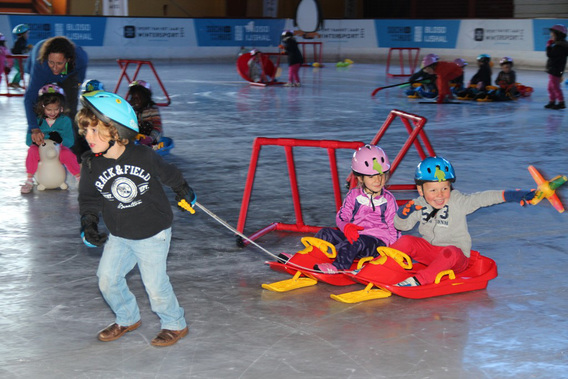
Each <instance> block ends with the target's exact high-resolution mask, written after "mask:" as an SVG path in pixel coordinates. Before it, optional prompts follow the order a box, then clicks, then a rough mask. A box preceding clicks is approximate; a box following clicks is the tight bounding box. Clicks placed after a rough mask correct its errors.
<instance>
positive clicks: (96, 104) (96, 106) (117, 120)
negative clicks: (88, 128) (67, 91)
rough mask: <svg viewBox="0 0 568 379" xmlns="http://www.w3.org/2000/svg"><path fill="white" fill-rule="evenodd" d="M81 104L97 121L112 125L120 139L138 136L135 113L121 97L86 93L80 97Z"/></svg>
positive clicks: (130, 138)
mask: <svg viewBox="0 0 568 379" xmlns="http://www.w3.org/2000/svg"><path fill="white" fill-rule="evenodd" d="M81 103H82V104H83V106H84V107H86V108H89V109H90V110H91V111H93V113H94V114H95V115H96V116H97V117H98V118H99V120H101V121H103V122H105V123H107V124H111V123H112V124H114V125H115V126H116V129H117V130H118V135H119V137H120V138H124V139H128V140H132V139H134V137H136V135H137V134H138V132H139V129H138V121H137V119H136V113H135V112H134V109H132V106H131V105H130V104H129V103H128V101H126V100H124V99H123V98H122V97H120V96H118V95H116V94H114V93H112V92H105V91H94V92H86V93H83V94H82V95H81Z"/></svg>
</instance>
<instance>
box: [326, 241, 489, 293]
mask: <svg viewBox="0 0 568 379" xmlns="http://www.w3.org/2000/svg"><path fill="white" fill-rule="evenodd" d="M377 251H378V252H379V257H376V258H364V259H362V260H361V261H359V264H358V270H357V271H355V272H354V273H352V274H346V275H348V276H350V277H351V278H352V279H353V280H355V281H357V282H359V283H361V284H364V285H366V287H365V289H364V290H360V291H354V292H348V293H344V294H340V295H331V298H332V299H334V300H337V301H340V302H343V303H358V302H361V301H366V300H372V299H378V298H384V297H389V296H391V294H393V293H394V294H395V295H398V296H402V297H406V298H409V299H424V298H428V297H435V296H443V295H450V294H455V293H460V292H469V291H475V290H480V289H484V288H487V284H488V282H489V281H490V280H491V279H494V278H496V277H497V265H496V264H495V261H493V260H492V259H491V258H488V257H485V256H483V255H481V254H479V252H477V251H475V250H472V251H471V255H470V258H469V265H468V267H467V269H466V270H465V271H463V272H461V273H459V274H455V273H454V272H453V271H452V270H446V271H442V272H440V273H438V275H437V277H436V280H435V281H434V283H432V284H426V285H421V286H415V287H398V286H396V283H399V282H401V281H403V280H404V279H406V278H408V277H410V276H414V275H415V274H416V273H417V272H419V271H420V270H423V269H424V268H425V267H426V266H424V265H422V264H417V263H414V264H413V263H412V261H411V260H410V258H409V257H408V255H406V254H404V253H402V252H400V251H398V250H395V249H392V248H388V247H379V248H378V249H377Z"/></svg>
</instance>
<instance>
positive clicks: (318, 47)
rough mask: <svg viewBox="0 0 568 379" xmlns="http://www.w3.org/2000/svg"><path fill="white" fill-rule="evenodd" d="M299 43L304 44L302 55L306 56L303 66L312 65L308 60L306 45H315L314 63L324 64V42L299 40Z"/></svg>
mask: <svg viewBox="0 0 568 379" xmlns="http://www.w3.org/2000/svg"><path fill="white" fill-rule="evenodd" d="M298 45H300V46H302V57H304V63H303V64H302V66H304V67H305V66H311V65H310V64H309V63H308V62H307V61H306V46H308V45H312V47H313V54H314V61H313V62H312V63H316V62H317V63H319V64H320V66H321V65H322V57H323V42H298Z"/></svg>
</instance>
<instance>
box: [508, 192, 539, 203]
mask: <svg viewBox="0 0 568 379" xmlns="http://www.w3.org/2000/svg"><path fill="white" fill-rule="evenodd" d="M535 194H536V191H535V190H532V191H521V190H516V191H503V199H504V200H505V202H507V203H520V204H521V205H522V206H524V205H526V204H528V202H529V201H531V200H532V199H533V198H534V196H535Z"/></svg>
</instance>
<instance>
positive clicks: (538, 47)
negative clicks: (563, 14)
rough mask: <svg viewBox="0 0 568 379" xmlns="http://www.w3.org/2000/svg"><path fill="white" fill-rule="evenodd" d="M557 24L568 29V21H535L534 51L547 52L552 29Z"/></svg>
mask: <svg viewBox="0 0 568 379" xmlns="http://www.w3.org/2000/svg"><path fill="white" fill-rule="evenodd" d="M555 24H563V25H564V26H566V27H568V19H566V18H564V19H553V18H551V19H546V20H533V33H534V50H535V51H545V50H546V42H548V40H549V39H550V28H551V27H552V26H553V25H555Z"/></svg>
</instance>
